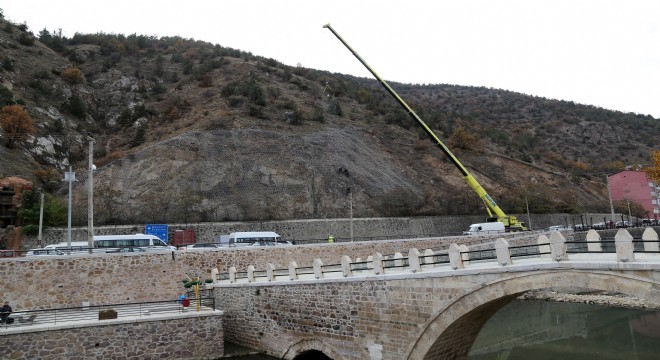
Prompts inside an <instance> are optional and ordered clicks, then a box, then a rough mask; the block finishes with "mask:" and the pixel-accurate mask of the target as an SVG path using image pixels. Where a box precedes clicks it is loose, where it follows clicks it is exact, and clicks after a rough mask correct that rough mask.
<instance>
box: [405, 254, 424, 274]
mask: <svg viewBox="0 0 660 360" xmlns="http://www.w3.org/2000/svg"><path fill="white" fill-rule="evenodd" d="M419 256H420V254H419V250H417V249H415V248H412V249H410V250H408V266H410V271H412V272H414V273H416V272H418V271H422V265H421V264H420V262H419Z"/></svg>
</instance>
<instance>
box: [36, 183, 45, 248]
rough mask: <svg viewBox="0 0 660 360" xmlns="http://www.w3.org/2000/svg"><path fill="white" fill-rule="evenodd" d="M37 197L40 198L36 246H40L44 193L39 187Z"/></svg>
mask: <svg viewBox="0 0 660 360" xmlns="http://www.w3.org/2000/svg"><path fill="white" fill-rule="evenodd" d="M39 198H40V205H39V235H38V236H37V247H39V248H40V247H41V229H42V227H43V224H44V193H43V191H42V190H41V189H39Z"/></svg>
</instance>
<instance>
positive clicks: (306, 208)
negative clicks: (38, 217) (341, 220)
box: [0, 20, 660, 224]
mask: <svg viewBox="0 0 660 360" xmlns="http://www.w3.org/2000/svg"><path fill="white" fill-rule="evenodd" d="M0 50H1V51H0V106H4V105H8V104H13V103H18V104H23V105H25V108H26V110H27V111H28V112H29V114H30V116H31V117H32V118H33V120H34V122H35V125H36V127H37V133H36V134H35V136H33V137H30V139H29V140H28V141H26V142H22V143H20V144H19V145H18V146H16V147H14V148H8V147H6V146H0V156H1V157H2V163H1V164H0V178H2V177H5V176H22V177H25V178H29V179H31V180H32V181H34V182H35V183H36V184H37V186H40V187H44V188H45V189H47V190H48V191H51V192H56V193H58V194H60V195H61V196H63V197H64V196H65V195H66V188H65V186H64V185H65V184H64V183H63V182H62V181H61V179H62V178H63V175H62V173H63V171H65V170H66V169H68V166H69V165H71V166H73V168H74V170H75V171H76V172H77V177H78V179H79V180H85V178H86V173H87V170H86V168H87V156H88V155H87V146H88V145H87V143H88V140H87V139H88V136H92V137H93V138H94V141H95V142H94V163H95V164H96V165H97V167H98V171H97V173H96V174H95V175H94V189H95V222H96V223H98V224H108V223H125V222H131V223H150V222H197V221H221V220H268V219H300V218H324V217H347V216H348V207H349V199H350V201H352V204H353V212H354V215H355V216H357V217H370V216H400V215H441V214H478V213H483V212H484V210H483V205H482V204H480V200H479V199H478V197H477V196H476V195H475V194H474V193H473V191H472V190H471V189H470V188H469V187H468V186H467V185H466V184H465V182H464V180H463V179H462V178H461V176H460V174H459V172H458V171H457V170H456V169H455V167H454V166H453V165H452V164H451V163H449V161H448V160H447V159H446V158H445V156H444V155H443V154H442V152H441V151H440V150H439V149H438V147H437V146H436V145H435V144H433V143H431V141H430V140H428V139H427V138H426V136H425V135H424V134H423V132H422V131H421V129H420V128H419V126H418V125H417V124H416V123H414V121H413V120H412V119H410V118H409V117H408V116H407V115H406V114H405V113H404V112H403V111H401V110H400V109H399V107H398V104H396V102H395V101H394V100H393V99H392V98H391V97H390V96H389V95H388V94H387V93H385V92H384V91H383V90H382V89H381V87H380V85H379V84H378V83H377V82H376V81H375V80H372V79H365V78H356V77H352V76H347V75H342V74H334V73H328V72H324V71H318V70H314V69H308V68H302V67H289V66H285V65H282V64H280V63H278V62H277V61H276V60H274V59H267V58H263V57H259V56H255V55H253V54H250V53H248V52H244V51H240V50H236V49H231V48H225V47H222V46H220V45H214V44H209V43H205V42H202V41H194V40H189V39H183V38H178V37H170V38H154V37H148V36H142V35H129V36H124V35H109V34H87V35H84V34H76V35H75V36H74V37H73V38H70V39H69V38H64V37H62V36H61V34H51V33H49V32H47V31H41V32H40V33H39V34H36V35H35V34H33V33H32V32H30V31H29V29H28V27H27V25H24V24H23V25H18V26H17V25H15V24H11V23H9V22H7V21H5V20H0ZM394 55H396V54H394ZM394 55H393V56H394ZM401 56H404V55H403V54H401ZM390 85H392V87H393V88H395V90H396V91H398V92H399V93H400V95H401V97H402V98H404V99H405V100H406V101H407V102H408V103H409V104H410V105H411V106H412V108H413V109H415V111H416V112H417V113H418V114H419V115H420V117H422V119H424V120H425V121H426V122H427V123H428V124H429V126H431V127H432V128H433V129H434V130H435V131H436V132H437V134H438V135H439V136H440V137H441V139H442V140H443V142H445V143H446V144H447V145H448V146H449V147H450V148H451V149H452V151H454V152H455V154H456V156H457V157H458V158H459V159H460V160H461V162H463V164H464V165H465V166H466V167H467V168H468V169H469V170H470V171H471V172H473V174H474V175H475V176H476V178H477V179H478V180H479V181H480V182H481V184H482V185H483V186H484V188H485V189H486V190H487V191H488V192H489V194H490V195H491V196H492V197H493V198H495V199H496V200H497V201H498V203H499V204H500V205H501V206H502V208H504V209H505V211H507V212H510V213H522V212H524V211H525V197H527V199H528V203H529V206H530V210H531V211H532V212H538V213H543V212H582V211H593V212H600V211H605V210H606V209H608V206H609V203H608V202H607V195H606V194H607V193H606V187H605V185H604V184H603V183H604V174H605V173H607V172H614V171H618V170H621V169H623V168H624V167H625V166H627V165H636V164H645V163H648V162H649V160H648V159H649V152H650V150H652V149H654V148H656V149H657V148H658V142H657V141H658V140H657V139H658V135H660V125H659V124H660V123H659V122H658V120H657V119H654V118H652V117H651V116H644V115H639V114H630V113H629V114H624V113H620V112H614V111H609V110H605V109H601V108H596V107H592V106H584V105H579V104H574V103H571V102H565V101H556V100H551V99H545V98H538V97H531V96H527V95H524V94H518V93H514V92H510V91H505V90H497V89H487V88H479V87H465V86H454V85H440V84H439V85H423V86H422V85H410V84H397V83H392V84H390ZM84 184H85V182H84V181H78V182H77V183H76V185H75V194H74V200H73V201H74V202H75V204H76V205H75V207H74V208H75V209H76V211H74V223H78V224H83V223H85V221H86V204H87V199H86V190H85V186H84ZM348 188H350V196H349V194H348Z"/></svg>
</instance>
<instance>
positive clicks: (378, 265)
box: [371, 252, 385, 275]
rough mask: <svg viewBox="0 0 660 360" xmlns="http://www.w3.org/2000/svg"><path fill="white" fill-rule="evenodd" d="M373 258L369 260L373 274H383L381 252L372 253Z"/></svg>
mask: <svg viewBox="0 0 660 360" xmlns="http://www.w3.org/2000/svg"><path fill="white" fill-rule="evenodd" d="M372 259H373V260H372V261H371V264H372V268H373V269H374V274H376V275H380V274H384V273H385V272H384V269H383V255H381V253H379V252H377V253H376V254H374V256H373V258H372Z"/></svg>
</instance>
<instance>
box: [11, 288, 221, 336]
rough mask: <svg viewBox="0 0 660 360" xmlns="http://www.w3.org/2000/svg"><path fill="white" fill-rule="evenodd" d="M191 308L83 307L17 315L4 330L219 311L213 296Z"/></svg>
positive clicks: (193, 301) (176, 303) (170, 304)
mask: <svg viewBox="0 0 660 360" xmlns="http://www.w3.org/2000/svg"><path fill="white" fill-rule="evenodd" d="M188 300H189V302H190V303H189V306H188V307H184V302H183V301H181V300H167V301H151V302H140V303H125V304H105V305H90V306H80V307H68V308H56V309H42V310H29V311H14V312H12V314H11V315H9V318H12V319H14V322H13V323H12V324H7V323H6V322H5V323H1V324H0V328H4V329H7V328H12V327H16V326H30V325H63V324H67V323H72V322H74V323H75V322H86V321H94V320H97V321H103V320H104V319H115V318H116V319H122V318H143V317H150V316H153V315H158V314H161V315H162V314H176V313H182V312H185V311H188V312H190V311H195V310H196V308H197V306H198V305H199V306H200V307H202V308H206V309H209V310H215V298H214V297H212V296H208V297H199V298H195V297H194V296H193V297H189V298H188Z"/></svg>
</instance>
